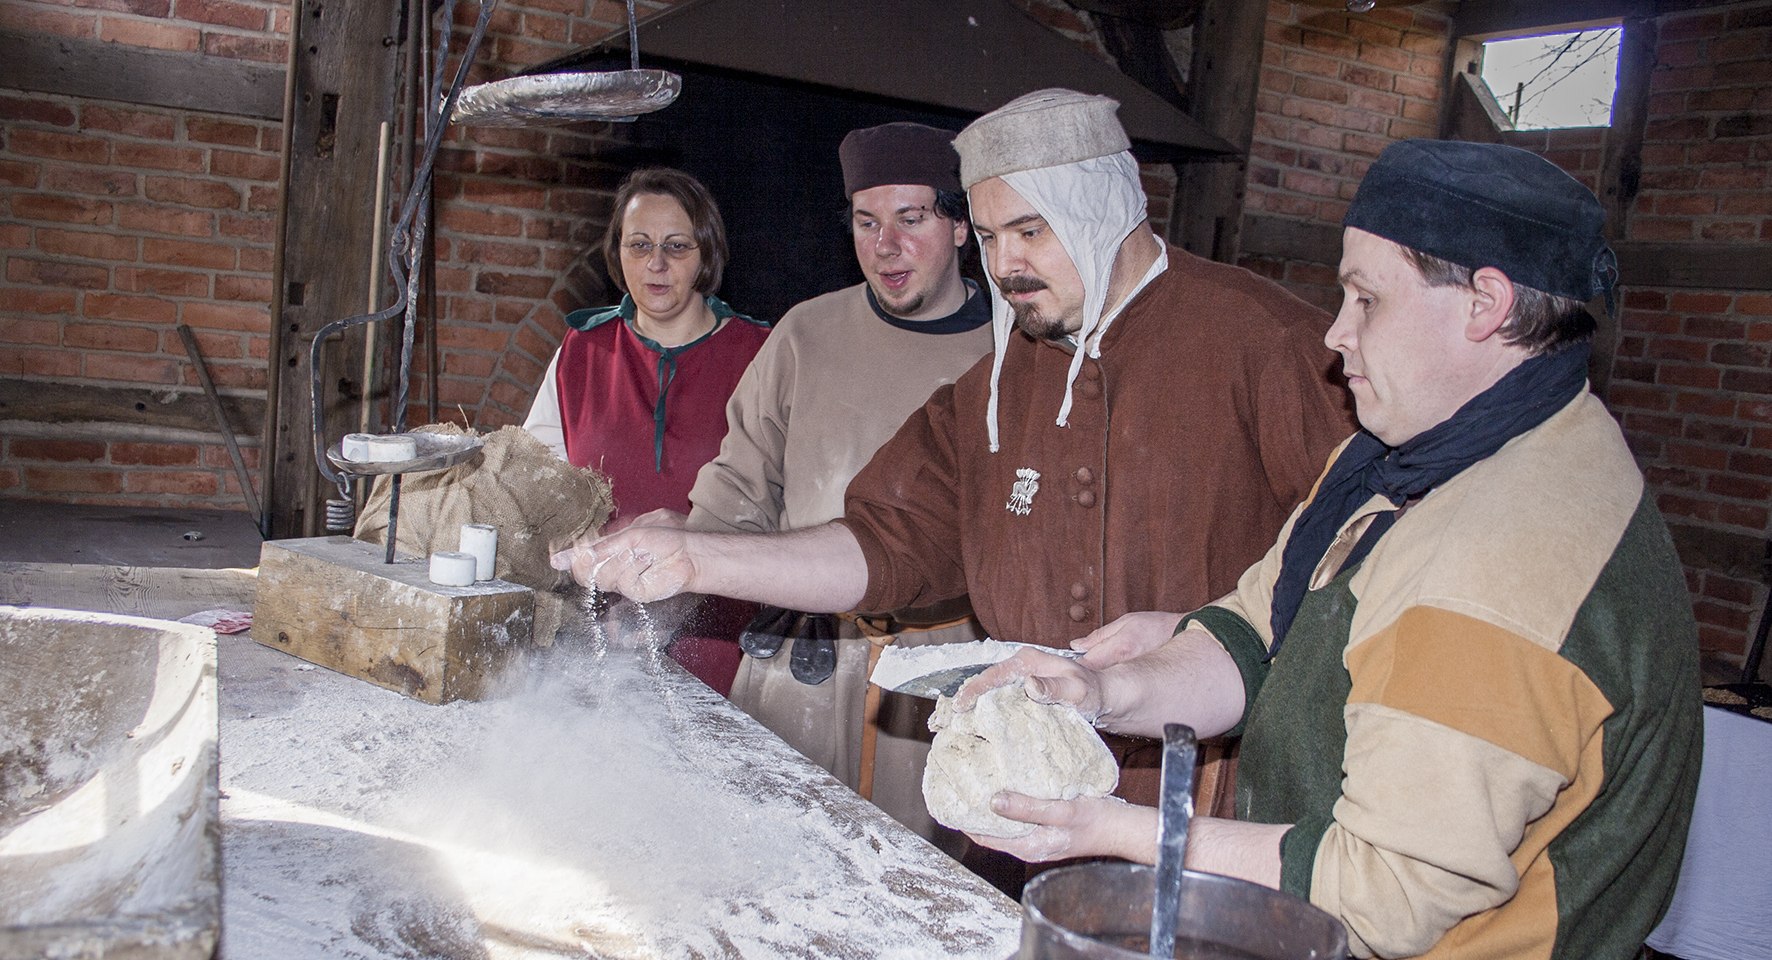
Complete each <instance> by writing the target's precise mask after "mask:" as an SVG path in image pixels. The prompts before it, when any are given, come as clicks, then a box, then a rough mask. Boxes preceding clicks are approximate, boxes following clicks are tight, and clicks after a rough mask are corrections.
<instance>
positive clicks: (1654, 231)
mask: <svg viewBox="0 0 1772 960" xmlns="http://www.w3.org/2000/svg"><path fill="white" fill-rule="evenodd" d="M1696 232H1697V231H1696V230H1694V229H1693V224H1692V221H1691V220H1674V219H1668V218H1666V217H1642V216H1639V217H1633V218H1632V219H1631V222H1630V234H1631V239H1632V240H1676V241H1678V240H1691V239H1693V235H1694V234H1695V233H1696ZM1626 282H1627V283H1628V282H1629V280H1628V279H1627V280H1626Z"/></svg>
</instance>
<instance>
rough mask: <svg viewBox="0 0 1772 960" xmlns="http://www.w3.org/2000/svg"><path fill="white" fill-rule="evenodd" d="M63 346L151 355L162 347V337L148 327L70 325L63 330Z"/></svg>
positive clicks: (97, 324) (107, 324)
mask: <svg viewBox="0 0 1772 960" xmlns="http://www.w3.org/2000/svg"><path fill="white" fill-rule="evenodd" d="M62 346H64V347H70V348H73V349H77V350H119V351H124V352H128V353H151V352H152V351H154V350H155V349H157V348H158V347H159V346H160V335H159V334H158V333H156V332H155V331H153V330H150V329H148V328H146V327H120V326H117V325H115V324H109V323H70V324H68V325H67V326H66V327H64V328H63V329H62Z"/></svg>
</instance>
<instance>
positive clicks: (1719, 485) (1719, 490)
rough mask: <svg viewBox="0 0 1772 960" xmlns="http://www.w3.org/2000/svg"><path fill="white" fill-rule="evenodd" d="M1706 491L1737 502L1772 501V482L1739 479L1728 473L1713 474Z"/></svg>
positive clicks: (1706, 484)
mask: <svg viewBox="0 0 1772 960" xmlns="http://www.w3.org/2000/svg"><path fill="white" fill-rule="evenodd" d="M1704 489H1705V492H1706V493H1712V494H1715V495H1717V496H1720V497H1733V498H1735V499H1737V500H1754V501H1760V500H1767V499H1772V482H1767V481H1765V480H1756V479H1751V478H1748V477H1738V476H1734V475H1731V474H1727V473H1713V474H1711V476H1710V479H1708V480H1706V481H1705V484H1704Z"/></svg>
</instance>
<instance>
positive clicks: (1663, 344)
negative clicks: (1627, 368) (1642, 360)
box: [1643, 337, 1711, 363]
mask: <svg viewBox="0 0 1772 960" xmlns="http://www.w3.org/2000/svg"><path fill="white" fill-rule="evenodd" d="M1710 350H1711V343H1710V341H1708V340H1690V339H1686V338H1684V337H1657V338H1655V339H1653V340H1650V341H1649V342H1648V343H1647V344H1645V345H1644V348H1643V356H1645V357H1648V358H1649V359H1651V360H1686V361H1690V362H1695V363H1696V362H1702V361H1704V360H1708V359H1710Z"/></svg>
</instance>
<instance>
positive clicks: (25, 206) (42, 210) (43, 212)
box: [12, 195, 112, 223]
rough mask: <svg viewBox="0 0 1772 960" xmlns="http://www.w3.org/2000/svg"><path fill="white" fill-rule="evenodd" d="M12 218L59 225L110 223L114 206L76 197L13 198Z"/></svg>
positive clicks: (103, 201) (100, 201) (101, 201)
mask: <svg viewBox="0 0 1772 960" xmlns="http://www.w3.org/2000/svg"><path fill="white" fill-rule="evenodd" d="M12 216H16V218H19V220H53V221H58V223H110V221H112V205H110V204H108V202H105V200H85V198H76V197H41V195H39V197H12Z"/></svg>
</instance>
